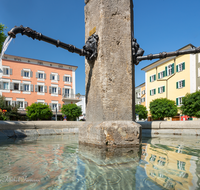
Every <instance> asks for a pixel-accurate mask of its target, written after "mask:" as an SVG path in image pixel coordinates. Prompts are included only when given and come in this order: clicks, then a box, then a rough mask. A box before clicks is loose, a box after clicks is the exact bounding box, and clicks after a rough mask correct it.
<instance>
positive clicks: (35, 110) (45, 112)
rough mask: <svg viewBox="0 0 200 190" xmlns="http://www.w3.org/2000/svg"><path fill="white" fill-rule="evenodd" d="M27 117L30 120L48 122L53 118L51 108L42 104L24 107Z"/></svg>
mask: <svg viewBox="0 0 200 190" xmlns="http://www.w3.org/2000/svg"><path fill="white" fill-rule="evenodd" d="M26 109H27V117H28V118H29V119H30V120H50V119H51V117H52V116H53V113H52V111H51V108H50V107H49V106H48V105H45V104H42V103H33V104H31V105H30V106H27V107H26Z"/></svg>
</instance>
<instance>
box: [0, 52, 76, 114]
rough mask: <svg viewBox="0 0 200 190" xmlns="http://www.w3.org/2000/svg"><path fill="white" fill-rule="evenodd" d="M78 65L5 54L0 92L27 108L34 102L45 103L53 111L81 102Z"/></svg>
mask: <svg viewBox="0 0 200 190" xmlns="http://www.w3.org/2000/svg"><path fill="white" fill-rule="evenodd" d="M76 69H77V66H71V65H65V64H60V63H53V62H47V61H41V60H36V59H29V58H24V57H18V56H12V55H4V56H3V59H2V71H3V73H2V74H1V76H2V78H1V79H0V95H3V96H4V97H5V98H6V103H7V104H12V105H15V104H17V105H19V110H21V111H23V110H25V109H26V107H27V106H30V105H31V104H32V103H36V102H37V103H39V102H40V103H44V104H46V105H49V106H50V107H51V109H52V110H53V111H55V110H56V108H57V110H58V112H59V110H60V109H61V106H62V104H70V103H77V102H78V101H79V99H78V98H77V97H76V96H75V93H76V92H75V71H76Z"/></svg>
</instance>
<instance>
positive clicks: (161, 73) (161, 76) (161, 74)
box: [159, 71, 165, 79]
mask: <svg viewBox="0 0 200 190" xmlns="http://www.w3.org/2000/svg"><path fill="white" fill-rule="evenodd" d="M164 72H165V71H161V72H160V73H159V74H160V78H159V79H162V78H164Z"/></svg>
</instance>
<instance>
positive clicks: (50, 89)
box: [49, 86, 51, 94]
mask: <svg viewBox="0 0 200 190" xmlns="http://www.w3.org/2000/svg"><path fill="white" fill-rule="evenodd" d="M49 94H51V86H50V87H49Z"/></svg>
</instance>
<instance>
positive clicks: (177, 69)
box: [176, 62, 185, 72]
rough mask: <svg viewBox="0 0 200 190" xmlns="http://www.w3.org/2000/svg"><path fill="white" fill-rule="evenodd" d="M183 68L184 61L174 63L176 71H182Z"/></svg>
mask: <svg viewBox="0 0 200 190" xmlns="http://www.w3.org/2000/svg"><path fill="white" fill-rule="evenodd" d="M184 69H185V62H183V63H180V64H178V65H176V72H180V71H183V70H184Z"/></svg>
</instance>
